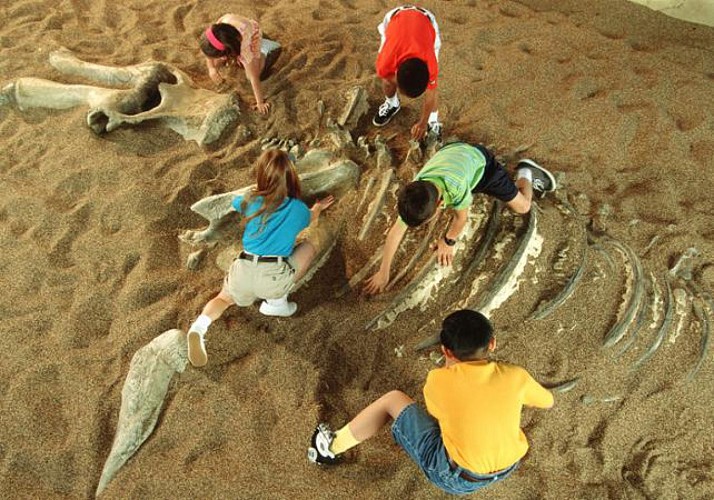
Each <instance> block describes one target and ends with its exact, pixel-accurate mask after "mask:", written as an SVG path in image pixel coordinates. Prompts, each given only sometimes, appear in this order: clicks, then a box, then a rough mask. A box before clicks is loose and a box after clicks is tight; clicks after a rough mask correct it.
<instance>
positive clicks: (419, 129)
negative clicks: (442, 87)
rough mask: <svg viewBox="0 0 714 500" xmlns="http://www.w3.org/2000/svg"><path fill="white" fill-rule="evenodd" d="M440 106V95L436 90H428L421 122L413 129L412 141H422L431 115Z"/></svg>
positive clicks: (422, 109)
mask: <svg viewBox="0 0 714 500" xmlns="http://www.w3.org/2000/svg"><path fill="white" fill-rule="evenodd" d="M438 104H439V95H438V93H437V90H436V89H427V90H426V92H425V93H424V104H423V105H422V108H421V115H420V116H419V121H418V122H417V123H416V124H415V125H414V126H413V127H412V139H414V140H415V141H419V140H421V139H422V138H423V137H424V135H425V134H426V126H427V121H428V120H429V115H430V114H431V113H432V112H433V111H436V108H437V106H438Z"/></svg>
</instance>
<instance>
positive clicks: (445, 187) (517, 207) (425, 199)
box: [364, 142, 556, 295]
mask: <svg viewBox="0 0 714 500" xmlns="http://www.w3.org/2000/svg"><path fill="white" fill-rule="evenodd" d="M555 188H556V182H555V178H554V177H553V175H552V174H551V173H550V172H548V171H547V170H546V169H544V168H543V167H541V166H540V165H538V164H537V163H536V162H534V161H533V160H521V161H519V162H518V166H517V167H516V181H515V182H513V181H512V180H511V178H510V177H509V176H508V173H507V172H506V170H505V169H504V168H503V166H502V165H501V164H500V163H498V161H496V159H495V158H494V156H493V154H492V153H491V152H490V151H489V150H488V149H486V148H485V147H483V146H472V145H471V144H467V143H464V142H454V143H451V144H447V145H445V146H444V147H442V148H441V149H440V150H439V151H437V152H436V154H434V156H432V157H431V159H430V160H429V161H428V162H427V163H426V165H424V167H423V168H422V169H421V170H420V171H419V173H418V174H417V175H416V177H415V178H414V181H413V182H411V183H409V184H408V185H407V186H405V188H404V189H403V190H402V191H401V192H400V193H399V195H398V199H397V208H398V211H399V219H397V221H396V222H395V223H394V225H393V226H392V228H391V229H390V230H389V233H387V241H386V243H385V244H384V250H383V252H382V264H381V265H380V267H379V270H378V271H377V272H376V273H375V274H374V275H373V276H372V277H371V278H369V279H368V280H367V282H366V284H365V287H364V291H365V292H366V293H368V294H370V295H371V294H376V293H380V292H382V291H383V290H384V288H385V287H386V286H387V283H389V273H390V269H391V266H392V259H393V258H394V254H395V253H396V252H397V249H398V248H399V244H400V243H401V241H402V238H404V234H405V233H406V231H407V227H417V226H420V225H421V224H423V223H424V222H427V221H429V220H431V219H432V218H433V217H434V216H436V214H437V213H438V211H439V210H441V209H445V208H450V209H453V210H454V218H453V219H452V220H451V223H450V224H449V227H448V229H447V230H446V234H444V237H443V238H440V239H439V240H437V243H436V249H435V251H436V253H437V261H438V262H439V264H441V265H442V266H450V265H451V263H452V261H453V258H454V248H453V247H454V245H455V244H456V239H457V238H458V237H459V235H460V234H461V231H462V230H463V229H464V226H465V225H466V221H467V218H468V210H469V206H470V205H471V201H472V200H473V194H474V193H486V194H488V195H490V196H494V197H496V198H498V199H499V200H501V201H503V202H504V203H505V204H506V205H507V206H508V208H510V209H511V210H513V211H514V212H515V213H518V214H526V213H528V212H529V211H530V209H531V200H532V198H533V191H534V190H535V191H537V192H539V193H546V192H549V191H553V190H555Z"/></svg>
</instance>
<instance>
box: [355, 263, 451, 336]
mask: <svg viewBox="0 0 714 500" xmlns="http://www.w3.org/2000/svg"><path fill="white" fill-rule="evenodd" d="M435 268H437V266H436V254H435V255H432V256H431V257H430V258H429V261H428V262H427V263H426V264H425V265H424V267H423V268H422V270H421V272H420V273H419V274H417V276H416V277H415V278H414V279H413V280H412V281H410V282H409V284H408V285H407V286H405V287H404V288H403V289H402V291H401V292H399V294H397V296H396V297H394V299H393V300H392V301H391V302H390V303H389V306H387V308H385V310H384V311H382V312H380V313H379V314H377V315H376V316H375V317H374V318H372V319H371V320H369V322H368V323H367V324H366V325H365V327H364V329H365V330H369V329H370V328H372V327H373V326H375V325H377V324H378V322H379V321H380V320H381V319H382V318H385V317H388V316H392V315H393V316H395V317H396V315H397V314H398V313H399V311H398V309H399V306H400V305H403V304H404V302H405V299H406V298H407V297H409V296H410V295H411V294H412V293H414V292H415V291H417V289H418V288H419V287H420V286H421V285H422V284H423V283H424V281H426V278H427V276H429V275H430V274H432V273H433V271H434V269H435Z"/></svg>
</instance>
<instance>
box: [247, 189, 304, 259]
mask: <svg viewBox="0 0 714 500" xmlns="http://www.w3.org/2000/svg"><path fill="white" fill-rule="evenodd" d="M241 203H243V196H236V197H235V198H234V199H233V208H234V209H235V210H236V212H238V213H239V214H242V215H245V216H246V217H250V216H251V215H252V214H254V213H255V212H257V211H258V209H259V208H260V207H261V205H262V204H263V197H262V196H256V197H255V198H254V199H253V201H251V202H250V203H249V204H248V206H247V207H246V209H245V213H244V212H243V211H242V210H241ZM308 225H310V209H309V208H307V205H305V203H303V202H302V201H301V200H298V199H296V198H285V200H284V201H283V202H282V203H281V204H280V206H279V207H278V208H277V209H276V210H275V211H274V212H273V213H271V214H270V215H269V216H268V219H267V220H266V221H265V224H263V215H262V214H261V215H259V216H258V217H255V218H254V219H251V220H250V221H249V222H248V224H247V225H246V227H245V232H244V233H243V249H244V250H245V251H246V252H250V253H252V254H255V255H279V256H281V257H288V256H289V255H290V254H292V253H293V247H294V246H295V238H297V235H298V233H299V232H300V231H302V230H303V229H305V228H306V227H307V226H308Z"/></svg>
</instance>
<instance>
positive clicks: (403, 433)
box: [392, 403, 520, 495]
mask: <svg viewBox="0 0 714 500" xmlns="http://www.w3.org/2000/svg"><path fill="white" fill-rule="evenodd" d="M392 436H393V437H394V440H395V441H396V442H397V444H398V445H399V446H401V447H402V448H404V450H405V451H406V452H407V453H408V454H409V456H410V457H412V460H414V462H416V464H417V465H418V466H419V468H420V469H421V470H422V471H423V472H424V474H425V475H426V477H427V479H428V480H429V481H431V482H432V483H434V484H435V485H436V486H438V487H439V488H441V489H442V490H444V491H446V492H447V493H451V494H453V495H465V494H467V493H472V492H474V491H476V490H479V489H481V488H485V487H486V486H490V485H492V484H493V483H495V482H497V481H502V480H503V479H505V478H507V477H508V476H510V475H511V473H513V471H514V470H516V468H518V464H519V463H520V462H516V463H515V464H513V465H512V466H510V467H508V468H506V469H503V470H502V471H498V472H495V473H493V474H476V473H474V472H470V471H468V470H466V469H463V468H462V467H459V466H458V465H452V464H451V462H450V461H449V457H448V455H447V453H446V448H444V441H443V440H442V439H441V429H440V428H439V423H438V422H437V421H436V419H435V418H434V417H432V416H431V415H429V414H428V413H427V412H426V411H425V410H423V409H422V408H421V407H420V406H419V405H417V404H416V403H412V404H410V405H409V406H407V407H406V408H404V410H402V412H401V413H400V414H399V415H398V416H397V419H396V420H395V421H394V423H393V424H392ZM463 473H465V474H467V475H468V476H470V477H471V479H472V480H471V481H469V480H467V479H464V478H463V477H462V474H463Z"/></svg>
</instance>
